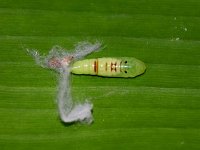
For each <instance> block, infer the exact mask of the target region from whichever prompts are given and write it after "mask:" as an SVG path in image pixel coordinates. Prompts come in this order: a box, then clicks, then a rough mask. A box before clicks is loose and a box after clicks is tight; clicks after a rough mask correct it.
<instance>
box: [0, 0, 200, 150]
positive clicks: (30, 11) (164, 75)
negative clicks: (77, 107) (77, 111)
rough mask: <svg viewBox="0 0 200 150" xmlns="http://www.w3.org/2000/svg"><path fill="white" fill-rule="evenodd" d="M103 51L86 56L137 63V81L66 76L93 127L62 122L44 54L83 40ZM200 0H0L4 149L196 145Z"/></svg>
mask: <svg viewBox="0 0 200 150" xmlns="http://www.w3.org/2000/svg"><path fill="white" fill-rule="evenodd" d="M83 40H84V41H85V40H88V41H95V40H101V41H103V42H104V44H105V45H106V46H107V47H106V49H104V50H103V51H100V52H97V53H94V54H92V55H90V56H88V57H87V58H97V57H122V56H130V57H136V58H138V59H140V60H142V61H144V62H145V63H146V64H147V71H146V73H145V74H144V75H142V76H140V77H137V78H133V79H125V78H102V77H97V76H81V75H73V76H72V82H73V83H72V84H73V85H72V87H73V88H72V90H73V94H74V100H75V101H84V100H85V99H87V100H89V101H91V102H92V103H93V104H94V112H93V115H94V119H95V121H94V123H93V124H92V125H90V126H88V125H80V124H73V125H64V124H62V123H61V122H60V121H59V118H58V114H57V109H56V103H55V98H56V90H57V88H56V86H57V76H58V75H56V73H54V72H51V71H49V70H45V69H42V68H40V67H39V66H37V65H36V64H35V62H34V61H33V59H32V58H31V57H29V56H28V55H27V54H26V52H25V50H24V49H25V48H35V49H38V50H39V51H40V52H42V53H47V52H48V50H49V49H51V47H52V46H54V45H60V46H62V47H65V48H68V49H72V48H73V45H74V44H76V43H77V42H79V41H83ZM199 40H200V1H199V0H72V1H67V0H66V1H65V0H46V1H45V0H27V1H25V0H0V79H1V80H0V149H1V150H3V149H15V150H16V149H26V150H27V149H52V150H54V149H65V150H68V149H92V150H96V149H98V150H100V149H135V150H150V149H152V150H161V149H166V150H167V149H168V150H173V149H174V150H177V149H181V150H182V149H185V150H188V149H190V150H193V149H196V150H199V149H200V41H199Z"/></svg>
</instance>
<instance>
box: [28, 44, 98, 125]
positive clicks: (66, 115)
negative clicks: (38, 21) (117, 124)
mask: <svg viewBox="0 0 200 150" xmlns="http://www.w3.org/2000/svg"><path fill="white" fill-rule="evenodd" d="M100 47H101V43H100V42H96V43H94V44H91V43H89V42H80V43H78V44H77V45H76V47H75V50H74V52H72V53H69V52H67V51H64V50H63V49H62V48H61V47H59V46H56V47H54V48H53V49H52V50H51V51H50V52H49V54H48V55H47V56H40V54H39V53H38V52H37V51H35V50H27V51H28V52H29V53H30V54H31V55H32V56H33V57H34V58H35V61H36V63H37V64H38V65H40V66H41V67H43V68H50V69H54V70H56V71H58V72H59V73H60V79H59V86H58V96H57V103H58V112H59V114H60V118H61V120H62V121H63V122H65V123H71V122H77V121H79V122H82V123H88V124H90V123H91V122H92V121H93V117H92V109H93V105H92V104H91V103H89V102H87V101H86V102H85V103H79V104H75V103H74V102H73V98H72V95H71V84H70V76H71V73H70V70H71V68H70V64H71V62H67V63H61V66H60V67H52V66H49V64H48V62H49V60H50V59H52V58H58V60H60V62H62V60H63V58H64V57H66V56H73V60H72V61H76V60H79V59H81V58H83V57H84V56H86V55H88V54H90V53H92V52H94V51H97V50H98V49H99V48H100Z"/></svg>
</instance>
